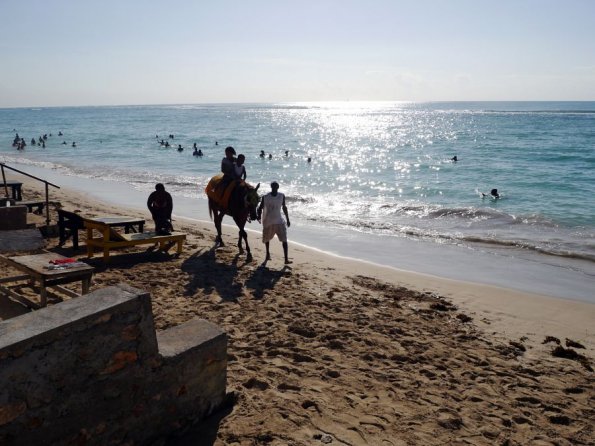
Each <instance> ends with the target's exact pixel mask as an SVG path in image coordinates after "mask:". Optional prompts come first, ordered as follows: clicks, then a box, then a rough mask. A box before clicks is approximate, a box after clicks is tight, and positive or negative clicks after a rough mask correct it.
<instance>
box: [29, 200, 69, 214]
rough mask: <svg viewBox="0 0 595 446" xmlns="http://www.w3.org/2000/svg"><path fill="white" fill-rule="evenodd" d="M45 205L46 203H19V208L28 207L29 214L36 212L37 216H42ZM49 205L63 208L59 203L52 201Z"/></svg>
mask: <svg viewBox="0 0 595 446" xmlns="http://www.w3.org/2000/svg"><path fill="white" fill-rule="evenodd" d="M45 204H46V203H45V201H19V206H27V209H28V210H29V212H34V213H35V214H41V213H42V212H43V208H44V207H45ZM49 204H50V205H52V206H57V207H59V206H62V204H61V203H60V202H59V201H50V202H49Z"/></svg>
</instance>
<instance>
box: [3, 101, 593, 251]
mask: <svg viewBox="0 0 595 446" xmlns="http://www.w3.org/2000/svg"><path fill="white" fill-rule="evenodd" d="M15 131H16V132H18V133H19V135H20V136H22V137H24V138H25V140H26V141H27V143H28V144H30V140H31V138H35V139H38V138H39V136H40V135H43V134H48V135H49V134H50V133H51V134H52V136H50V137H48V140H47V141H46V148H45V149H43V148H41V147H39V146H31V145H29V146H27V147H26V148H25V150H23V151H17V150H16V149H15V148H14V147H12V141H13V138H14V136H15ZM59 131H61V132H63V134H64V136H61V137H59V136H58V132H59ZM169 134H174V135H175V138H174V139H169V138H168V135H169ZM156 135H158V138H156ZM161 139H165V140H168V141H169V142H170V144H173V145H174V146H173V147H177V144H181V145H182V146H183V147H184V149H185V150H184V151H183V152H178V151H176V150H175V149H174V148H173V147H172V148H169V149H167V148H164V147H162V146H161V145H160V144H159V141H160V140H161ZM64 141H65V142H67V144H66V145H63V144H62V142H64ZM73 141H76V145H77V147H76V148H73V147H71V143H72V142H73ZM216 141H217V142H218V145H215V142H216ZM193 143H197V145H198V147H199V148H200V149H201V150H202V151H203V152H204V153H205V156H204V157H203V158H197V157H193V156H192V144H193ZM227 145H232V146H234V147H235V148H236V151H237V152H238V153H244V154H245V155H246V158H247V160H246V169H247V172H248V180H249V181H250V182H253V183H258V182H262V183H266V184H268V183H269V182H270V181H271V180H277V181H279V182H280V183H281V188H282V190H283V191H284V192H285V193H286V195H287V196H288V199H289V201H290V209H291V213H292V215H293V216H294V218H297V219H298V220H299V221H301V222H303V224H306V225H308V224H311V225H314V226H316V225H322V226H324V227H326V228H334V230H337V231H345V232H346V233H349V232H352V231H357V232H359V233H366V234H368V235H372V236H374V235H376V236H379V237H380V236H382V237H385V236H389V237H402V238H409V239H423V240H424V241H430V242H435V243H438V244H454V245H460V246H469V247H472V246H474V245H478V244H481V245H482V246H486V245H487V246H490V245H493V246H494V249H498V250H501V249H506V248H507V247H510V248H514V249H519V248H520V249H523V250H527V251H531V252H538V253H541V254H545V255H547V256H554V257H569V258H578V259H585V260H587V261H595V199H594V198H593V197H594V196H595V103H594V102H511V103H506V102H470V103H463V102H456V103H350V102H343V103H300V104H241V105H180V106H129V107H69V108H39V109H31V108H27V109H0V159H2V160H3V161H4V162H6V163H8V164H10V163H11V162H18V163H21V164H28V165H34V166H40V167H45V168H49V169H55V170H57V171H59V172H61V173H62V174H65V175H72V176H80V177H86V178H100V179H102V180H113V181H121V182H126V183H128V184H130V185H131V186H132V187H134V188H136V189H138V190H140V191H146V192H148V191H149V190H151V189H152V188H153V185H154V183H156V182H163V183H165V184H166V187H167V189H168V190H170V191H172V193H173V194H174V196H179V197H188V198H197V199H201V200H204V195H203V192H202V190H203V188H204V185H205V184H206V182H207V181H208V179H209V178H210V177H211V176H212V175H213V174H215V173H217V172H218V171H219V165H220V162H221V158H222V157H223V149H224V148H225V146H227ZM261 150H264V151H265V153H266V154H267V158H265V159H261V158H260V157H259V153H260V151H261ZM285 151H288V156H285ZM269 153H270V154H272V159H270V160H269V159H268V154H269ZM455 155H456V156H457V157H458V160H459V161H458V162H456V163H455V162H452V161H451V158H452V157H453V156H455ZM308 157H311V159H312V161H311V162H310V163H308V162H307V158H308ZM266 184H265V186H266ZM492 188H497V189H498V191H499V192H500V194H501V199H499V200H492V199H489V198H481V197H480V192H482V191H483V192H489V191H490V189H492ZM266 190H268V187H265V191H266ZM199 206H200V207H202V208H204V207H205V205H204V203H203V202H198V201H197V207H199ZM379 240H380V238H379Z"/></svg>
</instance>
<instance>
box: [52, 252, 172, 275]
mask: <svg viewBox="0 0 595 446" xmlns="http://www.w3.org/2000/svg"><path fill="white" fill-rule="evenodd" d="M49 251H50V252H54V253H56V254H60V255H63V256H65V257H74V256H76V255H77V254H79V255H80V252H79V251H80V250H79V251H76V250H73V249H72V248H53V249H50V250H49ZM176 256H177V254H170V253H166V252H163V251H158V250H154V251H152V250H145V251H140V252H128V253H127V252H123V251H120V252H113V253H110V257H109V262H108V263H105V262H104V261H103V254H102V253H97V255H96V256H95V257H93V258H91V259H89V258H84V257H81V258H79V259H78V260H79V261H81V262H84V263H86V264H88V265H89V266H92V267H93V268H95V269H96V270H97V271H105V270H107V269H110V268H117V269H122V270H125V269H130V268H134V266H135V265H138V264H141V263H163V262H168V261H170V260H172V259H175V258H176Z"/></svg>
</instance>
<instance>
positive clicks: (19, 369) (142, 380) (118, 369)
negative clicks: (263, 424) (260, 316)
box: [0, 284, 227, 445]
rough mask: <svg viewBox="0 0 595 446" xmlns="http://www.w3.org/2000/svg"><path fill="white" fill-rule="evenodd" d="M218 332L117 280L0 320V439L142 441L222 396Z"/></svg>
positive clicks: (190, 418) (222, 345) (197, 415)
mask: <svg viewBox="0 0 595 446" xmlns="http://www.w3.org/2000/svg"><path fill="white" fill-rule="evenodd" d="M226 370H227V336H226V334H225V333H224V332H222V331H221V330H220V329H219V328H218V327H217V326H216V325H214V324H212V323H210V322H207V321H205V320H202V319H193V320H190V321H188V322H186V323H184V324H182V325H179V326H177V327H174V328H171V329H168V330H165V331H162V332H159V333H156V332H155V328H154V323H153V315H152V312H151V301H150V296H149V294H148V293H144V292H142V291H140V290H138V289H134V288H132V287H129V286H127V285H124V284H119V285H117V286H113V287H108V288H104V289H101V290H98V291H95V292H93V293H90V294H87V295H85V296H83V297H80V298H75V299H71V300H68V301H66V302H62V303H60V304H57V305H53V306H50V307H47V308H44V309H41V310H38V311H35V312H32V313H28V314H25V315H23V316H19V317H15V318H13V319H9V320H6V321H3V322H0V386H1V387H0V444H2V445H24V444H27V445H36V444H44V445H71V444H77V445H80V444H83V445H104V444H130V445H138V444H148V443H152V442H154V441H156V439H159V438H163V437H165V436H167V435H169V434H170V433H172V432H174V431H176V430H178V429H181V428H183V427H185V426H188V425H190V424H193V423H194V422H196V421H199V420H201V419H202V418H204V417H205V416H207V415H209V414H210V413H211V412H213V411H214V410H215V409H217V408H218V407H219V406H220V405H221V404H222V403H223V401H224V398H225V384H226Z"/></svg>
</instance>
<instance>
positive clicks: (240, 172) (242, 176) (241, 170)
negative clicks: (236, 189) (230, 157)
mask: <svg viewBox="0 0 595 446" xmlns="http://www.w3.org/2000/svg"><path fill="white" fill-rule="evenodd" d="M244 161H246V157H245V156H244V155H242V154H241V153H240V154H239V155H238V158H237V159H236V163H235V165H234V166H233V167H234V173H235V178H236V179H237V180H240V181H245V180H246V166H244Z"/></svg>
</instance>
